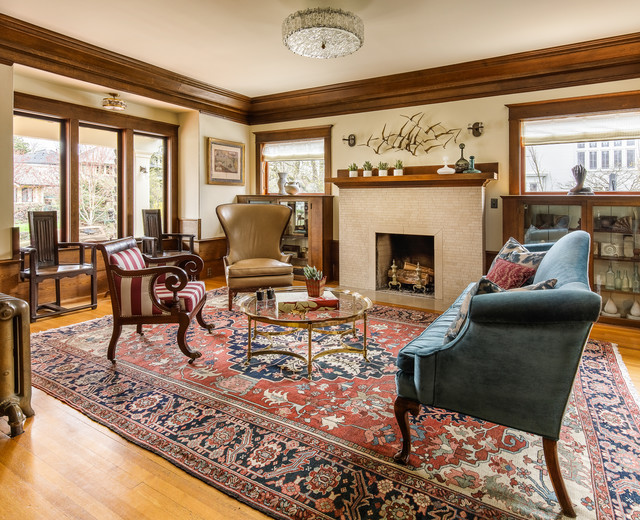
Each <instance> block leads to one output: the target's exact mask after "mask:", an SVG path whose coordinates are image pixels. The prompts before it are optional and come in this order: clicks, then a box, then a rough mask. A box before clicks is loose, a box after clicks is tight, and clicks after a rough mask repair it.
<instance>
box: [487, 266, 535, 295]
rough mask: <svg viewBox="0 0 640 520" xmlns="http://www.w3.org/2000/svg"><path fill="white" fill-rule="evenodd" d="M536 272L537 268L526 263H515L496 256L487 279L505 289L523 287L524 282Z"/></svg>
mask: <svg viewBox="0 0 640 520" xmlns="http://www.w3.org/2000/svg"><path fill="white" fill-rule="evenodd" d="M535 273H536V270H535V268H533V267H529V266H528V265H524V264H515V263H513V262H509V261H507V260H503V259H502V258H496V261H495V264H494V265H493V268H492V269H491V271H489V272H488V273H487V279H488V280H491V281H492V282H494V283H496V284H497V285H499V286H500V287H501V288H503V289H513V288H515V287H522V286H523V285H524V283H525V282H526V281H527V280H528V279H529V278H531V277H532V276H533V275H534V274H535Z"/></svg>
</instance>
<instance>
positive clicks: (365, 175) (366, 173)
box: [362, 170, 373, 177]
mask: <svg viewBox="0 0 640 520" xmlns="http://www.w3.org/2000/svg"><path fill="white" fill-rule="evenodd" d="M372 174H373V172H372V171H371V170H363V171H362V176H363V177H371V175H372Z"/></svg>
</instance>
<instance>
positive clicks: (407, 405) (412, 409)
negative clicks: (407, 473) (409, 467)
mask: <svg viewBox="0 0 640 520" xmlns="http://www.w3.org/2000/svg"><path fill="white" fill-rule="evenodd" d="M393 411H394V413H395V415H396V421H397V423H398V426H399V427H400V433H401V434H402V449H401V450H400V451H399V452H398V453H396V454H395V456H394V457H393V460H395V461H396V462H399V463H401V464H407V463H408V462H409V454H410V453H411V432H410V430H409V414H411V415H413V416H414V417H415V416H416V415H418V413H419V412H420V403H419V402H417V401H412V400H411V399H405V398H404V397H396V400H395V402H394V403H393Z"/></svg>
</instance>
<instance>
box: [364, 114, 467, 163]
mask: <svg viewBox="0 0 640 520" xmlns="http://www.w3.org/2000/svg"><path fill="white" fill-rule="evenodd" d="M401 117H403V118H404V119H406V121H405V122H404V124H403V125H402V126H401V127H400V129H399V130H398V131H396V132H393V131H387V125H386V123H385V125H384V126H383V127H382V131H381V132H380V135H379V136H377V137H374V135H373V134H371V136H370V137H369V139H367V142H366V143H364V144H361V145H360V146H367V147H369V148H371V149H372V150H373V152H374V153H375V154H376V155H380V154H383V153H386V152H390V151H397V150H402V151H405V152H409V153H410V154H411V155H420V154H428V153H429V152H430V151H431V150H433V149H436V148H446V146H447V144H449V143H450V142H451V140H453V142H454V143H455V142H457V139H458V136H459V135H460V132H461V131H462V129H461V128H452V129H447V128H446V127H444V126H443V125H442V124H441V123H435V124H433V125H426V124H425V125H422V124H421V122H422V119H423V118H424V112H418V113H416V114H413V115H412V116H405V115H401Z"/></svg>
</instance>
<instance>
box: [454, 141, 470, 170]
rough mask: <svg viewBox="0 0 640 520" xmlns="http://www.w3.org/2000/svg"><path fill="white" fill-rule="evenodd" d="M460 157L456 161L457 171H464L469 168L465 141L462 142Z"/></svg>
mask: <svg viewBox="0 0 640 520" xmlns="http://www.w3.org/2000/svg"><path fill="white" fill-rule="evenodd" d="M459 146H460V159H458V160H457V161H456V164H455V168H456V173H462V172H464V171H465V170H468V169H469V161H467V160H466V159H465V158H464V143H460V145H459Z"/></svg>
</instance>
